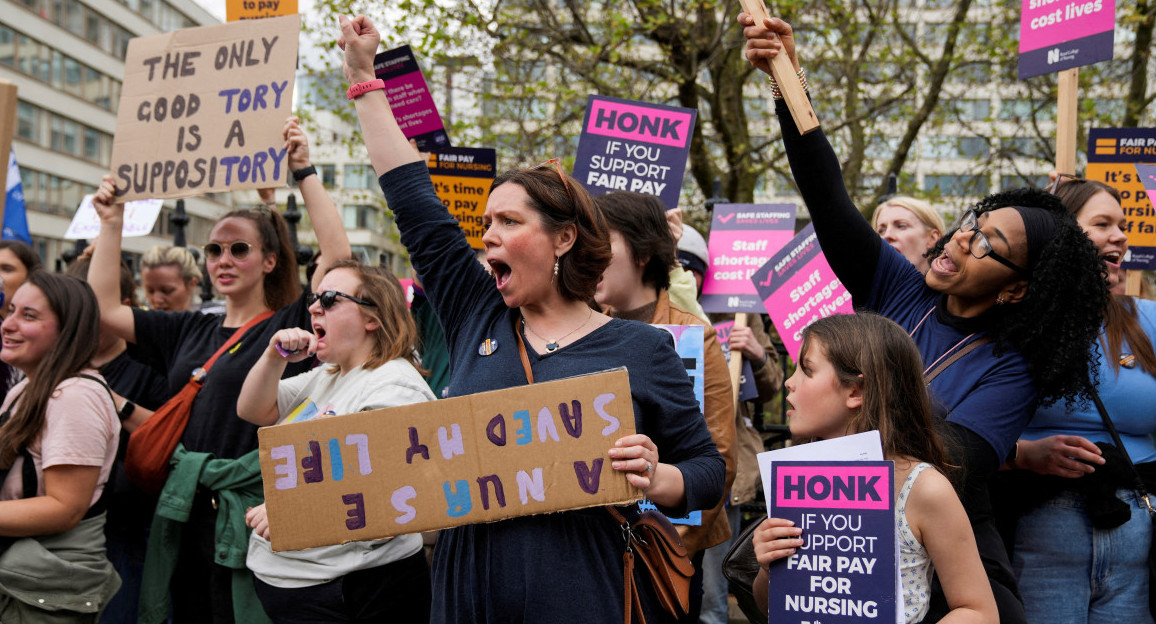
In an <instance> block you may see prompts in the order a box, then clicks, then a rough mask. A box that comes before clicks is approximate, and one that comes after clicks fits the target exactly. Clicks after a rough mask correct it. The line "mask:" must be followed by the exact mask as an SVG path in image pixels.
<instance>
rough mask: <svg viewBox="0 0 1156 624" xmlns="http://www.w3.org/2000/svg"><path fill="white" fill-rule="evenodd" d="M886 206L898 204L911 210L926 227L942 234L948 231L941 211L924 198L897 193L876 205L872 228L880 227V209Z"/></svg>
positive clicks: (872, 216) (872, 217)
mask: <svg viewBox="0 0 1156 624" xmlns="http://www.w3.org/2000/svg"><path fill="white" fill-rule="evenodd" d="M884 206H897V207H899V208H906V209H907V210H910V211H911V213H912V214H914V215H915V216H916V217H917V218H918V219H919V220H920V221H921V222H922V223H923V226H924V227H926V228H927V229H929V230H935V231H937V232H939V234H940V235H943V233H944V232H946V231H947V226H946V225H945V224H944V223H943V217H941V216H939V213H938V212H936V211H935V209H934V208H932V207H931V204H929V203H927V202H925V201H923V200H922V199H916V198H914V197H908V196H907V195H896V196H895V197H892V198H890V199H887V200H885V201H884V202H883V203H882V204H879V205H878V206H876V207H875V214H873V215H871V227H872V228H878V227H879V211H880V210H882V209H883V207H884Z"/></svg>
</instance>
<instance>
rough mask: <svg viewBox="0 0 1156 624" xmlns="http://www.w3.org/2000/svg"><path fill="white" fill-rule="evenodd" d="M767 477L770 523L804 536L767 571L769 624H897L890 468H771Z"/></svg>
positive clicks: (866, 464)
mask: <svg viewBox="0 0 1156 624" xmlns="http://www.w3.org/2000/svg"><path fill="white" fill-rule="evenodd" d="M771 470H772V478H773V479H774V483H775V495H774V498H773V499H772V500H771V504H770V510H769V513H770V516H771V517H773V518H783V519H785V520H791V521H793V522H794V523H795V526H797V527H799V528H801V529H803V534H802V535H801V536H800V538H802V540H803V545H802V546H800V547H799V548H797V549H796V551H795V554H793V555H790V556H789V557H787V558H786V559H783V560H779V561H777V562H775V563H773V564H771V566H770V568H769V572H770V593H769V596H770V610H769V617H768V621H771V622H783V623H791V624H810V623H811V622H823V624H840V623H846V624H849V623H851V622H857V623H861V622H886V623H887V624H891V623H892V622H895V621H896V615H895V614H896V608H897V604H896V585H897V580H896V579H897V574H896V571H897V561H896V554H895V553H896V551H895V498H894V488H895V485H894V483H895V482H894V479H893V475H894V472H895V465H894V462H890V461H846V462H833V461H826V462H820V461H777V462H775V464H774V466H772V468H771ZM900 621H901V620H900Z"/></svg>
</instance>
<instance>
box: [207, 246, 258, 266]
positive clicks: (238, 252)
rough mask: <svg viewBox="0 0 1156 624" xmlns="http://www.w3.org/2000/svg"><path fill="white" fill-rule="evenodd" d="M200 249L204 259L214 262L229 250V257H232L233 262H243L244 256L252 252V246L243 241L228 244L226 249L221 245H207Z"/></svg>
mask: <svg viewBox="0 0 1156 624" xmlns="http://www.w3.org/2000/svg"><path fill="white" fill-rule="evenodd" d="M202 249H204V250H205V258H207V259H209V260H213V261H214V262H215V261H217V260H219V259H220V258H221V256H222V255H223V254H224V253H225V250H226V249H228V250H229V255H230V256H233V259H234V260H244V259H245V256H248V255H249V252H250V251H253V245H251V244H249V243H246V242H245V241H233V242H231V243H229V246H228V247H226V246H224V245H222V244H221V243H209V244H208V245H205V246H204V247H203V248H202Z"/></svg>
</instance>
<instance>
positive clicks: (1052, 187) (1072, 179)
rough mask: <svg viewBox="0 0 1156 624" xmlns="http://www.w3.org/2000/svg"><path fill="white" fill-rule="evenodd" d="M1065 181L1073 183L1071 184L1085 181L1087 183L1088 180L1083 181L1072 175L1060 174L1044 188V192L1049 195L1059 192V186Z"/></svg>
mask: <svg viewBox="0 0 1156 624" xmlns="http://www.w3.org/2000/svg"><path fill="white" fill-rule="evenodd" d="M1065 180H1067V181H1070V183H1073V184H1075V183H1085V181H1088V180H1085V179H1083V178H1080V177H1077V176H1073V174H1072V173H1060V174H1059V176H1057V177H1055V180H1054V181H1052V184H1050V185H1047V188H1045V190H1044V191H1047V192H1048V193H1051V194H1053V195H1054V194H1055V192H1057V191H1059V190H1060V185H1061V184H1064V183H1065Z"/></svg>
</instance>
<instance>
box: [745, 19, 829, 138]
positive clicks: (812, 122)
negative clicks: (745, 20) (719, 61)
mask: <svg viewBox="0 0 1156 624" xmlns="http://www.w3.org/2000/svg"><path fill="white" fill-rule="evenodd" d="M740 3H741V4H742V6H743V10H744V11H746V12H747V13H748V14H749V15H750V16H751V17H753V18H755V24H757V25H760V26H761V25H762V24H763V20H764V19H768V18H770V16H771V15H770V13H767V5H766V4H764V2H763V0H740ZM772 34H773V33H772ZM775 36H776V38H777V37H778V35H775ZM784 52H785V51H784ZM771 75H772V76H773V77H774V78H775V82H776V83H777V84H778V85H779V92H780V93H782V94H783V99H784V100H785V101H786V102H787V108H788V109H790V111H791V118H792V119H794V120H795V127H797V128H798V129H799V134H807V133H808V132H810V131H812V130H814V129H816V128H818V127H819V118H818V117H816V116H815V109H813V108H811V100H810V99H808V98H807V92H806V91H803V85H801V84H799V77H798V76H796V75H795V67H794V65H792V64H791V59H789V58H787V55H786V54H779V55H776V56H775V58H774V60H773V61H771Z"/></svg>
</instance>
